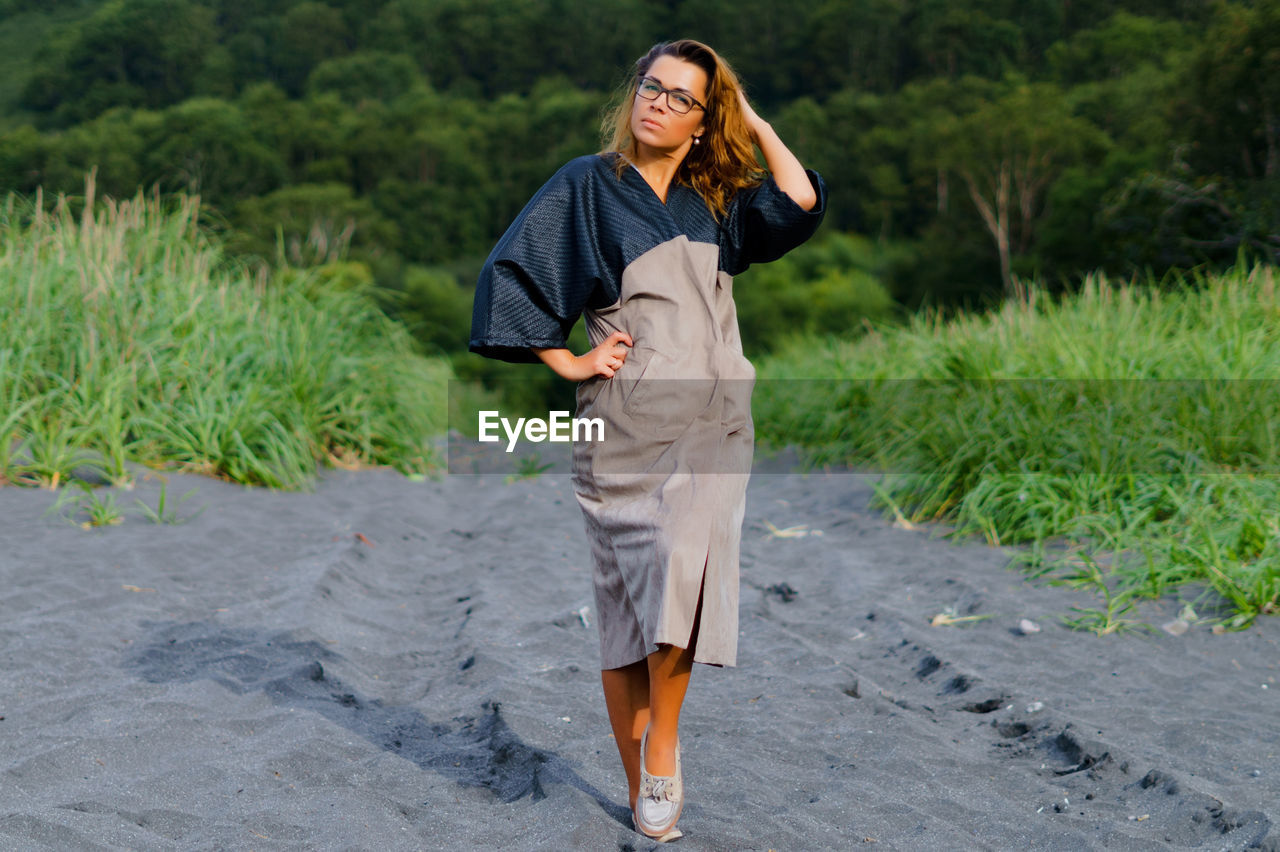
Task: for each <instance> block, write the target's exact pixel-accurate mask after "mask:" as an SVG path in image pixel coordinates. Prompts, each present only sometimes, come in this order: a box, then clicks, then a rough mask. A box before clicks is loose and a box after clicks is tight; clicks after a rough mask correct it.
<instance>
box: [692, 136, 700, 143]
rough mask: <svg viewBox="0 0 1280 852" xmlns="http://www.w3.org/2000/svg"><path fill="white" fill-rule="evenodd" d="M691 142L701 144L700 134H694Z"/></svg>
mask: <svg viewBox="0 0 1280 852" xmlns="http://www.w3.org/2000/svg"><path fill="white" fill-rule="evenodd" d="M693 144H695V145H701V144H702V137H701V136H695V137H693Z"/></svg>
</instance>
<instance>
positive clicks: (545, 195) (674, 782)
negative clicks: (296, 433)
mask: <svg viewBox="0 0 1280 852" xmlns="http://www.w3.org/2000/svg"><path fill="white" fill-rule="evenodd" d="M604 130H605V133H606V135H607V137H608V139H609V142H608V145H607V147H606V149H605V150H604V151H602V152H601V153H600V154H595V155H589V156H585V157H579V158H577V159H575V160H573V161H571V162H570V163H568V164H567V165H565V166H564V167H563V168H561V169H560V171H559V172H557V173H556V175H555V176H554V177H552V178H551V180H550V181H548V182H547V184H546V185H545V186H543V187H542V189H541V190H539V191H538V193H537V194H536V195H535V196H534V198H533V199H532V200H531V201H530V202H529V204H528V205H527V206H526V207H525V209H524V210H523V211H522V212H521V213H520V215H519V216H518V217H517V218H516V220H515V221H514V222H513V223H512V225H511V227H510V228H509V229H508V230H507V232H506V234H505V235H503V237H502V239H501V240H500V241H499V242H498V244H497V246H496V247H495V248H494V250H493V253H492V254H491V255H490V256H489V259H488V261H487V262H486V264H485V267H484V270H483V271H482V273H481V275H480V280H479V284H478V286H477V290H476V303H475V313H474V316H473V321H472V336H471V344H470V346H471V350H472V351H473V352H478V353H480V354H482V355H487V356H489V357H495V358H501V359H503V360H507V361H516V362H533V363H536V362H537V361H539V360H541V361H542V362H543V363H545V364H547V365H548V366H549V367H550V368H551V369H552V370H554V371H555V372H556V373H557V374H558V375H560V376H562V377H563V378H565V379H569V380H572V381H576V382H579V383H580V384H579V385H578V390H577V403H578V411H577V417H579V418H599V419H600V420H601V421H602V422H603V423H604V426H605V428H604V439H603V440H596V441H577V442H575V444H574V453H573V483H574V491H575V493H576V495H577V498H578V502H579V505H580V506H581V508H582V511H583V517H584V519H585V522H586V528H587V535H588V538H589V539H590V541H591V550H592V557H593V580H594V587H595V589H594V590H595V600H596V610H597V616H598V619H597V620H598V623H599V629H600V647H601V669H602V672H601V680H602V683H603V686H604V695H605V703H606V706H607V708H608V712H609V719H610V722H611V724H612V727H613V733H614V737H615V738H616V740H617V744H618V751H619V753H620V755H621V757H622V764H623V767H624V769H625V771H626V774H627V783H628V786H629V788H630V803H631V808H632V813H633V816H634V819H635V825H636V828H637V829H638V830H639V831H641V832H643V833H644V834H646V835H648V836H650V837H655V838H659V839H663V840H670V839H674V838H675V837H678V836H680V831H679V830H678V829H676V827H675V824H676V820H677V819H678V818H679V816H680V812H681V808H682V806H683V800H684V791H683V779H682V773H681V766H680V746H679V739H678V736H677V734H678V724H679V716H680V708H681V706H682V704H683V702H684V696H685V691H686V689H687V687H688V683H689V675H690V671H691V669H692V665H693V663H694V662H702V663H709V664H712V665H722V666H723V665H730V666H731V665H734V664H735V663H736V655H737V635H738V629H737V615H738V543H739V538H740V535H741V528H742V518H743V512H744V509H745V500H746V480H747V474H749V472H750V467H751V454H752V445H753V438H754V433H753V431H752V424H751V414H750V393H751V384H752V381H753V379H754V376H755V371H754V369H753V368H752V366H751V364H750V362H748V361H747V359H746V358H744V357H743V355H742V345H741V342H740V339H739V337H738V324H737V316H736V313H735V310H734V305H733V297H732V276H733V275H736V274H738V273H739V272H741V271H742V270H744V269H746V268H747V266H748V265H750V264H751V263H755V262H764V261H769V260H774V259H776V258H778V257H780V256H781V255H782V254H784V253H785V252H787V251H788V250H790V249H791V248H793V247H795V246H796V245H799V244H800V243H802V242H804V240H806V239H808V237H809V236H810V235H812V234H813V232H814V230H815V229H816V228H817V226H818V224H819V222H820V221H821V219H822V216H823V213H824V211H825V209H826V203H825V201H826V189H825V187H824V185H823V183H822V180H821V178H819V177H818V175H817V174H815V173H813V172H810V171H806V170H805V169H804V168H803V166H801V165H800V162H799V161H798V160H797V159H796V158H795V156H794V155H793V154H792V153H791V152H790V151H789V150H788V149H787V147H786V146H785V145H784V144H783V143H782V140H781V139H779V138H778V135H777V134H776V133H775V132H774V131H773V128H772V127H770V125H769V124H768V123H767V122H765V121H763V120H762V119H761V118H760V117H759V116H758V115H756V113H755V111H754V110H753V109H752V108H751V106H750V105H749V104H748V103H747V100H746V97H745V96H744V95H743V92H742V87H741V85H740V84H739V83H738V80H737V77H736V76H735V75H734V73H733V71H732V70H731V69H730V68H729V66H728V65H727V64H726V63H725V62H724V60H722V59H721V58H720V57H719V56H718V55H717V54H716V53H715V52H714V51H713V50H712V49H711V48H709V47H707V46H706V45H704V44H701V43H699V42H696V41H691V40H681V41H676V42H669V43H663V44H658V45H655V46H654V47H653V48H652V49H651V50H649V52H648V53H646V54H645V55H644V56H643V57H641V58H640V59H639V60H638V61H637V63H636V68H635V75H634V77H633V78H632V79H631V80H630V82H629V84H628V85H627V87H626V90H625V94H624V95H623V97H622V98H621V99H620V101H619V103H618V105H617V107H616V108H615V109H614V110H613V112H612V113H611V114H610V116H609V117H607V118H606V120H605V127H604ZM756 145H758V146H759V148H760V150H761V151H762V152H763V154H764V158H765V161H766V163H767V164H768V168H769V172H771V173H772V176H770V177H766V178H763V179H762V176H761V175H760V173H759V167H758V165H757V162H756V159H755V146H756ZM584 314H585V319H586V324H587V332H588V336H589V338H590V340H591V344H592V348H591V350H590V351H589V352H586V353H585V354H583V355H578V356H575V355H574V354H573V353H572V352H570V351H569V350H568V349H567V348H565V340H566V338H567V337H568V334H569V331H570V330H571V329H572V327H573V325H574V323H575V322H576V321H577V319H578V317H579V316H580V315H584Z"/></svg>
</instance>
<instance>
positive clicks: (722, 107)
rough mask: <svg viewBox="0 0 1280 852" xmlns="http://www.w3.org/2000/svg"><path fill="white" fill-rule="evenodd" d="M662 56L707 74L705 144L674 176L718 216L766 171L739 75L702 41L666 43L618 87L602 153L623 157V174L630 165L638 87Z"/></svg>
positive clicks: (654, 49)
mask: <svg viewBox="0 0 1280 852" xmlns="http://www.w3.org/2000/svg"><path fill="white" fill-rule="evenodd" d="M659 56H674V57H675V58H676V59H682V60H684V61H685V62H691V63H693V64H694V65H697V66H698V67H699V68H701V69H702V70H703V71H705V72H706V74H707V106H706V115H704V116H703V123H704V125H705V127H706V129H705V131H704V132H703V134H702V137H701V139H702V143H701V144H699V145H694V146H692V147H691V148H690V149H689V152H688V154H687V155H686V156H685V158H684V161H683V162H682V163H681V164H680V169H679V171H677V172H676V178H675V179H676V180H677V181H678V182H680V183H683V184H687V185H688V186H691V187H693V188H694V190H696V191H697V193H698V195H700V196H702V200H703V201H705V202H706V204H707V207H708V208H709V209H710V210H711V211H712V212H713V213H714V214H715V215H716V216H717V217H720V216H723V215H724V214H725V211H726V210H728V208H729V201H730V199H732V198H733V196H734V194H735V193H737V191H738V190H740V189H742V188H744V187H748V186H755V185H756V184H758V183H759V182H760V180H761V178H762V177H763V173H762V172H761V170H760V166H759V164H758V163H757V162H756V152H755V145H754V144H752V141H751V130H750V128H748V127H747V121H746V117H745V116H744V115H743V113H742V105H741V104H739V103H738V92H739V91H740V90H741V89H742V84H741V83H740V82H739V81H738V75H737V74H735V73H733V69H732V68H730V67H729V63H727V62H725V61H724V60H723V59H721V58H720V56H719V54H717V53H716V52H715V51H714V50H712V49H711V48H710V47H707V45H705V44H703V43H702V42H699V41H694V40H693V39H680V40H679V41H668V42H661V43H659V44H655V45H654V46H653V47H651V48H650V49H649V52H648V53H646V54H645V55H644V56H642V57H640V58H639V59H637V60H636V64H635V73H634V74H633V75H632V76H631V78H630V79H629V80H628V81H627V82H626V83H624V84H623V85H622V86H621V87H620V88H619V90H618V94H617V99H616V101H615V102H614V104H613V106H612V107H610V108H609V109H608V110H607V112H606V113H605V116H604V120H603V121H602V122H601V125H600V131H601V135H602V136H603V137H604V140H605V147H604V149H603V150H602V151H601V152H600V153H602V154H606V153H617V154H620V155H622V156H620V157H618V159H617V162H616V163H615V164H614V171H616V172H617V173H618V175H619V176H621V174H622V171H623V169H625V168H627V165H628V160H629V159H634V158H635V156H636V154H637V153H638V152H637V150H636V140H635V138H634V137H633V136H632V135H631V110H632V105H633V104H634V103H635V98H636V87H637V86H638V85H639V82H640V78H641V77H643V76H645V75H646V74H648V73H649V68H650V67H652V66H653V63H654V62H655V61H656V60H657V59H658V57H659Z"/></svg>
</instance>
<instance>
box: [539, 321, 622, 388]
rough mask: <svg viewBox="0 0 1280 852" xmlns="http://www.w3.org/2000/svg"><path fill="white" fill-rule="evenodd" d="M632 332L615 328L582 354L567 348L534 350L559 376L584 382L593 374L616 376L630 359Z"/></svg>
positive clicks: (607, 377) (609, 377)
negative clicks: (574, 352) (624, 345)
mask: <svg viewBox="0 0 1280 852" xmlns="http://www.w3.org/2000/svg"><path fill="white" fill-rule="evenodd" d="M623 343H625V344H626V345H627V346H631V345H632V342H631V335H629V334H627V333H626V332H625V331H615V332H614V333H613V334H611V335H609V336H608V337H606V338H605V339H604V340H602V341H600V345H599V346H596V347H595V348H593V349H592V350H591V351H590V352H587V353H585V354H583V355H574V354H573V353H571V352H570V351H569V350H568V349H534V350H533V351H534V352H535V353H536V354H537V356H538V357H539V358H541V359H542V361H543V363H545V364H546V365H547V366H548V367H550V368H551V369H552V370H554V371H555V373H556V375H558V376H560V378H562V379H568V380H569V381H571V382H583V381H586V380H587V379H590V378H592V377H594V376H604V377H605V378H606V379H611V378H613V376H614V374H615V373H617V372H618V370H620V369H621V368H622V365H623V364H624V363H625V362H626V360H627V351H628V350H627V349H626V348H625V347H623V346H622V345H621V344H623Z"/></svg>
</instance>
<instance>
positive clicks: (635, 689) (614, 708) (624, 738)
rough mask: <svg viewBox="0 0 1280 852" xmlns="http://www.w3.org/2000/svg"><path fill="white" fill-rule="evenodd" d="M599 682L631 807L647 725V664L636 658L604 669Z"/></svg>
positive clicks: (636, 792) (636, 789)
mask: <svg viewBox="0 0 1280 852" xmlns="http://www.w3.org/2000/svg"><path fill="white" fill-rule="evenodd" d="M600 681H601V682H602V683H603V684H604V703H605V707H607V708H608V710H609V723H610V724H611V725H612V726H613V738H614V739H615V740H616V741H617V743H618V754H619V755H620V756H621V757H622V768H623V770H625V771H626V773H627V787H628V788H630V796H629V798H628V800H627V801H628V803H629V804H630V806H631V807H632V808H634V807H635V806H636V795H637V794H638V793H639V791H640V736H641V735H642V734H643V733H644V729H645V726H646V725H648V724H649V667H648V665H647V664H646V662H645V661H644V660H640V661H639V662H637V663H632V664H631V665H629V666H623V667H622V668H620V669H605V670H604V671H602V672H600Z"/></svg>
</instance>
